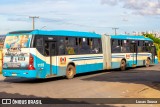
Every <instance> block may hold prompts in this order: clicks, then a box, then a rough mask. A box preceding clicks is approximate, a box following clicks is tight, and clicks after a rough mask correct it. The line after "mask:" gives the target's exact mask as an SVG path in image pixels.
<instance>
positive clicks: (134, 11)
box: [0, 0, 160, 34]
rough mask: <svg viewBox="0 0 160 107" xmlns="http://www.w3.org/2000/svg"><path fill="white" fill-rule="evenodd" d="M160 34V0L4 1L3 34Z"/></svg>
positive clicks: (1, 2) (1, 3) (1, 1)
mask: <svg viewBox="0 0 160 107" xmlns="http://www.w3.org/2000/svg"><path fill="white" fill-rule="evenodd" d="M29 16H39V19H36V21H35V28H36V29H41V30H74V31H87V32H88V31H89V32H96V33H101V34H104V33H105V34H113V33H114V30H113V29H112V28H119V29H118V30H117V32H118V33H119V34H124V33H125V32H127V33H132V32H146V31H158V32H160V0H0V34H6V33H8V32H10V31H16V30H31V29H32V19H31V18H29Z"/></svg>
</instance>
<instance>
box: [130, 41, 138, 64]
mask: <svg viewBox="0 0 160 107" xmlns="http://www.w3.org/2000/svg"><path fill="white" fill-rule="evenodd" d="M130 48H131V53H132V54H131V56H132V60H133V67H134V66H136V65H137V43H131V47H130Z"/></svg>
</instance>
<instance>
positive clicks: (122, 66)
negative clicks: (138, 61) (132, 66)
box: [120, 60, 126, 71]
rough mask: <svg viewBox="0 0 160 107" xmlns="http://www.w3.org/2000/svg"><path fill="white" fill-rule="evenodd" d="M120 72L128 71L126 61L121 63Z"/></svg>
mask: <svg viewBox="0 0 160 107" xmlns="http://www.w3.org/2000/svg"><path fill="white" fill-rule="evenodd" d="M120 70H121V71H125V70H126V61H125V60H122V61H121V65H120Z"/></svg>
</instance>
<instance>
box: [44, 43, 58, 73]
mask: <svg viewBox="0 0 160 107" xmlns="http://www.w3.org/2000/svg"><path fill="white" fill-rule="evenodd" d="M45 45H46V46H45V52H46V53H47V56H49V57H46V58H47V59H46V60H47V62H48V61H49V71H50V73H49V74H50V75H49V76H53V75H55V74H57V68H56V66H57V57H56V42H51V41H48V42H45Z"/></svg>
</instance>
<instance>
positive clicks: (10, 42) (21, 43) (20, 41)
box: [4, 35, 31, 49]
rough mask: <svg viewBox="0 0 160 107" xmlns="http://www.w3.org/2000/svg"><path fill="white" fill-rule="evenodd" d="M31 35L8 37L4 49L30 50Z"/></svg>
mask: <svg viewBox="0 0 160 107" xmlns="http://www.w3.org/2000/svg"><path fill="white" fill-rule="evenodd" d="M30 41H31V35H11V36H10V35H8V36H6V39H5V43H4V48H7V49H8V48H29V44H30Z"/></svg>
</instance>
